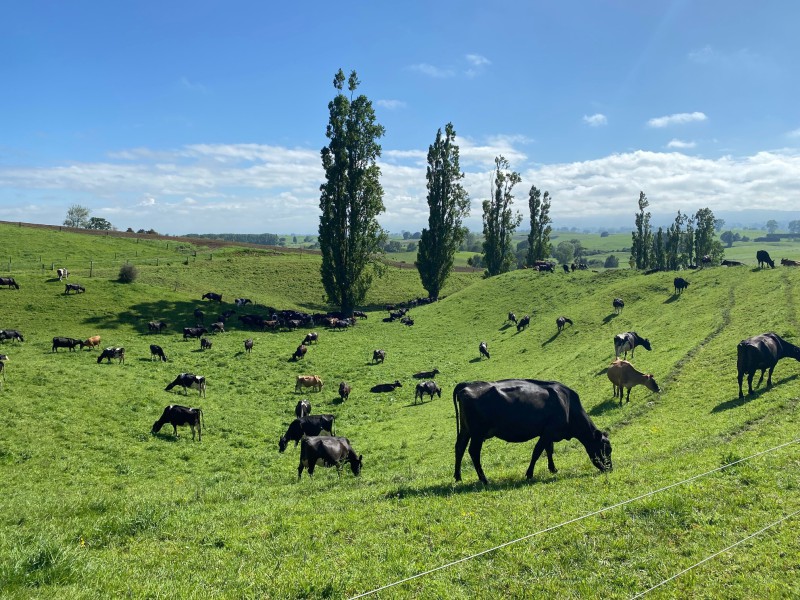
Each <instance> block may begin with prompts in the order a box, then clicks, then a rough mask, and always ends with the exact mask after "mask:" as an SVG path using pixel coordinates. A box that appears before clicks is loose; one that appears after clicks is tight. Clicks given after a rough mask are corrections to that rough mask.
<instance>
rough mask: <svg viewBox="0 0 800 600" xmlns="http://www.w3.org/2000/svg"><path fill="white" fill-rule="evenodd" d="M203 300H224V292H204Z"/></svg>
mask: <svg viewBox="0 0 800 600" xmlns="http://www.w3.org/2000/svg"><path fill="white" fill-rule="evenodd" d="M201 300H211V301H212V302H222V294H215V293H214V292H208V293H206V294H203V297H202V298H201Z"/></svg>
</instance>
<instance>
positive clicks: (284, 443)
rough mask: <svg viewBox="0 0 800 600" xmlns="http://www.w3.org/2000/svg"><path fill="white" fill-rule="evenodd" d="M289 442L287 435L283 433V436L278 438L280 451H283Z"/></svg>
mask: <svg viewBox="0 0 800 600" xmlns="http://www.w3.org/2000/svg"><path fill="white" fill-rule="evenodd" d="M288 444H289V442H288V440H287V439H286V436H285V435H282V436H281V438H280V439H279V440H278V452H283V451H284V450H286V446H287V445H288Z"/></svg>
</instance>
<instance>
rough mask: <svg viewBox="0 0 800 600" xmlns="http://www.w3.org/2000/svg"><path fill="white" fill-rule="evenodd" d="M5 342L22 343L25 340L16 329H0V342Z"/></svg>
mask: <svg viewBox="0 0 800 600" xmlns="http://www.w3.org/2000/svg"><path fill="white" fill-rule="evenodd" d="M6 340H16V341H18V342H24V341H25V338H24V337H22V334H21V333H20V332H19V331H17V330H16V329H0V342H5V341H6Z"/></svg>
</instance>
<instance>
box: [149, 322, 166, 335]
mask: <svg viewBox="0 0 800 600" xmlns="http://www.w3.org/2000/svg"><path fill="white" fill-rule="evenodd" d="M166 327H167V324H166V323H165V322H164V321H150V322H149V323H148V324H147V329H149V330H150V331H155V332H157V333H161V332H162V331H163V330H164V329H165V328H166Z"/></svg>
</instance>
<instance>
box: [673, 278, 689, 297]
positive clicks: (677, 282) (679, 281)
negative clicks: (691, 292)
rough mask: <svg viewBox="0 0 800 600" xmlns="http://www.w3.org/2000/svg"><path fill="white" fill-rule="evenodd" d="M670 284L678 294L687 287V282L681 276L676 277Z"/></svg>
mask: <svg viewBox="0 0 800 600" xmlns="http://www.w3.org/2000/svg"><path fill="white" fill-rule="evenodd" d="M672 284H673V285H674V286H675V293H676V294H680V293H681V292H683V290H685V289H686V288H688V287H689V282H688V281H686V280H685V279H684V278H683V277H676V278H675V279H674V281H673V282H672Z"/></svg>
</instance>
